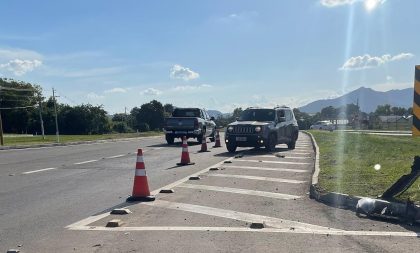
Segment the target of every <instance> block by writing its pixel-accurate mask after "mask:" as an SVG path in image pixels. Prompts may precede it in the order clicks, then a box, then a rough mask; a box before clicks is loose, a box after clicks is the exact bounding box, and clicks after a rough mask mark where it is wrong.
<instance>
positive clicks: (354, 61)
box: [340, 53, 414, 70]
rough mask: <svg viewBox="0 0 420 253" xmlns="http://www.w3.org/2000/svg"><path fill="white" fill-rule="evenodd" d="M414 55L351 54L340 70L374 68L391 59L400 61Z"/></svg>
mask: <svg viewBox="0 0 420 253" xmlns="http://www.w3.org/2000/svg"><path fill="white" fill-rule="evenodd" d="M413 56H414V55H413V54H411V53H401V54H398V55H395V56H391V55H390V54H384V55H382V56H370V55H369V54H365V55H361V56H353V57H351V58H350V59H348V60H347V61H346V62H345V63H344V64H343V66H342V67H341V68H340V70H361V69H369V68H376V67H379V66H381V65H384V64H386V63H388V62H392V61H401V60H407V59H410V58H412V57H413Z"/></svg>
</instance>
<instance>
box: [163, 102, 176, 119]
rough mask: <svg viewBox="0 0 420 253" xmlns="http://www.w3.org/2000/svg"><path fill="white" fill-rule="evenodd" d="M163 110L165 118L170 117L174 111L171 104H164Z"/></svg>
mask: <svg viewBox="0 0 420 253" xmlns="http://www.w3.org/2000/svg"><path fill="white" fill-rule="evenodd" d="M163 110H164V111H165V115H164V116H165V118H167V117H170V116H171V115H172V113H173V111H174V106H173V105H172V104H165V105H164V106H163Z"/></svg>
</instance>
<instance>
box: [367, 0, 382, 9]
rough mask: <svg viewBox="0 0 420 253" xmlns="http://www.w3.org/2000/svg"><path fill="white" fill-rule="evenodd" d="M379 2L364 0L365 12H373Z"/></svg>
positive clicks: (379, 0) (377, 0)
mask: <svg viewBox="0 0 420 253" xmlns="http://www.w3.org/2000/svg"><path fill="white" fill-rule="evenodd" d="M380 2H381V0H365V9H366V10H367V11H373V10H374V9H376V7H378V5H379V3H380Z"/></svg>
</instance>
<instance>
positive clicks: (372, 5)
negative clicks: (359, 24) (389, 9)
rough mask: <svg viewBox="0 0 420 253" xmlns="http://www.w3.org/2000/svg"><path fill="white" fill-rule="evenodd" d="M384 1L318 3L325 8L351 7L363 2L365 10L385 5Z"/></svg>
mask: <svg viewBox="0 0 420 253" xmlns="http://www.w3.org/2000/svg"><path fill="white" fill-rule="evenodd" d="M385 1H386V0H321V1H320V3H321V4H322V5H323V6H325V7H329V8H332V7H338V6H343V5H352V4H354V3H358V2H363V3H364V4H365V8H366V9H367V10H371V9H374V8H375V7H376V6H378V5H381V4H383V3H385Z"/></svg>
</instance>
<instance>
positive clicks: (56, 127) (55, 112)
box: [52, 88, 60, 142]
mask: <svg viewBox="0 0 420 253" xmlns="http://www.w3.org/2000/svg"><path fill="white" fill-rule="evenodd" d="M52 92H53V100H54V114H55V135H56V136H57V142H60V133H59V132H58V119H57V102H56V100H55V90H54V88H53V89H52Z"/></svg>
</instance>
